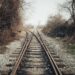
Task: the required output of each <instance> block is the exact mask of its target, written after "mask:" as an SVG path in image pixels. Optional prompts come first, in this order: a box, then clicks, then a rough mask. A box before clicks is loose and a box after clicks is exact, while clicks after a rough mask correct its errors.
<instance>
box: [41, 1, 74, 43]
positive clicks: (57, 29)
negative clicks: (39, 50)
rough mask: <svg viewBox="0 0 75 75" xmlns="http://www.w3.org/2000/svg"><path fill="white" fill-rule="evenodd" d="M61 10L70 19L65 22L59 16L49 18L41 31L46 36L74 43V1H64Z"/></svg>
mask: <svg viewBox="0 0 75 75" xmlns="http://www.w3.org/2000/svg"><path fill="white" fill-rule="evenodd" d="M61 8H62V10H64V11H67V12H68V13H69V14H70V18H69V19H68V20H66V19H65V18H64V17H63V16H62V15H61V14H57V15H54V16H50V17H49V19H48V22H47V24H46V26H45V27H44V28H43V30H42V31H43V32H44V33H45V34H46V35H48V36H52V37H61V38H65V39H66V41H70V42H75V41H74V40H75V0H66V2H65V3H64V4H63V5H61Z"/></svg>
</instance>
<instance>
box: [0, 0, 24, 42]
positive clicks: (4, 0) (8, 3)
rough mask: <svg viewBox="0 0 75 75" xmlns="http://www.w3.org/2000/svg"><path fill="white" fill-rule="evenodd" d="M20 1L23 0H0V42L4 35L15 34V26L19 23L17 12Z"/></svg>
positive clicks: (20, 6) (20, 5)
mask: <svg viewBox="0 0 75 75" xmlns="http://www.w3.org/2000/svg"><path fill="white" fill-rule="evenodd" d="M22 2H23V0H0V43H3V40H5V38H4V37H6V35H7V36H12V35H15V33H14V31H15V27H17V26H18V25H20V23H21V17H20V13H19V12H20V8H22ZM16 29H17V28H16ZM6 40H8V37H7V38H6Z"/></svg>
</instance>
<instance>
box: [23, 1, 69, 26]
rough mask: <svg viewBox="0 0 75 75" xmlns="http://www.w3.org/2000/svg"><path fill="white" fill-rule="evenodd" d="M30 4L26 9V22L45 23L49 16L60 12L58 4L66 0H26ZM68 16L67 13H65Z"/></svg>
mask: <svg viewBox="0 0 75 75" xmlns="http://www.w3.org/2000/svg"><path fill="white" fill-rule="evenodd" d="M26 2H28V3H30V6H29V7H28V9H27V10H25V14H24V15H23V17H25V16H26V17H27V18H26V19H27V20H26V21H24V22H25V23H26V24H33V25H35V26H36V25H38V24H45V23H46V22H47V20H48V17H49V16H51V15H55V14H57V13H58V9H59V7H58V5H59V4H62V3H64V2H65V0H26ZM64 15H65V17H68V14H67V13H64Z"/></svg>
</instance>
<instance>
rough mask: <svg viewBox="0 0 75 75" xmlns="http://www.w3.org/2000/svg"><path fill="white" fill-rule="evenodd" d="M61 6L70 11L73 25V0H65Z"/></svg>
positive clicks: (74, 5)
mask: <svg viewBox="0 0 75 75" xmlns="http://www.w3.org/2000/svg"><path fill="white" fill-rule="evenodd" d="M61 7H62V8H63V9H64V11H65V10H66V11H67V12H68V13H70V16H71V19H72V20H73V23H74V25H75V0H66V2H65V3H64V4H63V5H61Z"/></svg>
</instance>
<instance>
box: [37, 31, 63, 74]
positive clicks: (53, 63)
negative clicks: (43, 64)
mask: <svg viewBox="0 0 75 75" xmlns="http://www.w3.org/2000/svg"><path fill="white" fill-rule="evenodd" d="M37 33H38V36H39V38H37V39H38V40H39V42H40V44H41V46H42V47H43V49H44V50H45V52H46V54H47V56H48V58H49V61H50V62H51V64H52V67H53V70H54V72H55V75H62V72H61V71H60V69H59V68H58V66H57V64H56V63H55V61H54V59H53V57H52V55H51V53H50V50H49V48H47V46H46V44H45V43H44V42H43V38H42V37H41V35H40V33H39V32H38V31H37Z"/></svg>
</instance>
